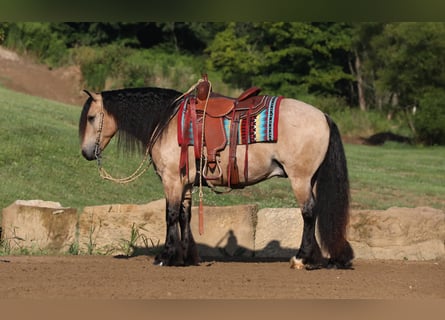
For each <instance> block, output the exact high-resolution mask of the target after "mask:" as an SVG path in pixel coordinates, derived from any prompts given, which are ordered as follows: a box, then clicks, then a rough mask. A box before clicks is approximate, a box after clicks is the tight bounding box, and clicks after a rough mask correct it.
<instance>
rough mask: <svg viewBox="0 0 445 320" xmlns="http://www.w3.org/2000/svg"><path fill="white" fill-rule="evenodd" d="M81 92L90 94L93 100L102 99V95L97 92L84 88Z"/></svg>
mask: <svg viewBox="0 0 445 320" xmlns="http://www.w3.org/2000/svg"><path fill="white" fill-rule="evenodd" d="M83 92H85V93H86V94H87V95H88V96H90V97H91V99H93V100H94V101H97V100H100V99H102V96H101V95H100V94H99V93H95V92H89V91H88V90H86V89H83Z"/></svg>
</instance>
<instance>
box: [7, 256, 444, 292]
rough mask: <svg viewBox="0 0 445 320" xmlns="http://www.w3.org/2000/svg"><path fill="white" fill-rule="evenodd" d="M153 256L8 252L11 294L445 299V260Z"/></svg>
mask: <svg viewBox="0 0 445 320" xmlns="http://www.w3.org/2000/svg"><path fill="white" fill-rule="evenodd" d="M152 261H153V258H152V257H148V256H138V257H134V258H129V259H123V258H116V257H112V256H11V257H8V256H6V257H0V270H1V272H0V283H1V286H0V297H2V298H3V299H416V300H417V299H444V298H445V261H428V262H427V261H425V262H412V261H389V260H380V261H375V260H373V261H369V260H356V261H355V269H354V270H315V271H306V270H294V269H290V268H289V264H288V263H287V262H261V263H260V262H215V261H208V262H203V263H202V264H201V265H200V266H195V267H158V266H154V265H153V264H152Z"/></svg>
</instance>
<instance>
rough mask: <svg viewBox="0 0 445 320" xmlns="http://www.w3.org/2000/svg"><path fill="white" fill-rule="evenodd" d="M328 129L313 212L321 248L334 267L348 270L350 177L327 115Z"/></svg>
mask: <svg viewBox="0 0 445 320" xmlns="http://www.w3.org/2000/svg"><path fill="white" fill-rule="evenodd" d="M326 119H327V121H328V124H329V128H330V137H329V146H328V151H327V153H326V156H325V159H324V160H323V162H322V164H321V166H320V168H319V170H318V174H317V187H316V202H315V208H314V210H315V212H316V214H317V216H318V231H319V234H320V241H321V246H322V247H323V248H324V249H325V250H327V252H328V253H329V255H330V260H331V262H332V263H333V264H335V265H336V266H337V267H342V268H349V267H350V266H351V260H352V259H353V258H354V253H353V251H352V248H351V246H350V244H349V243H348V241H347V240H346V226H347V224H348V220H349V199H350V193H349V178H348V168H347V165H346V156H345V151H344V148H343V143H342V141H341V137H340V132H339V130H338V128H337V125H336V124H335V123H334V121H333V120H332V119H331V118H330V117H329V116H326Z"/></svg>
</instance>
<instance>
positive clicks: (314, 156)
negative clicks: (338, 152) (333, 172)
mask: <svg viewBox="0 0 445 320" xmlns="http://www.w3.org/2000/svg"><path fill="white" fill-rule="evenodd" d="M279 117H280V118H279V125H278V141H277V149H278V150H279V155H280V157H281V158H282V159H283V161H285V159H288V158H289V157H293V158H298V161H299V162H308V163H307V164H304V165H305V166H307V167H310V165H309V163H313V166H315V167H317V168H318V166H319V164H320V163H321V161H323V159H324V155H325V154H326V150H327V148H328V144H329V125H328V123H327V121H326V116H325V114H324V113H323V112H322V111H320V110H319V109H317V108H315V107H313V106H311V105H309V104H307V103H305V102H302V101H299V100H295V99H283V100H282V102H281V106H280V114H279ZM311 170H312V169H311Z"/></svg>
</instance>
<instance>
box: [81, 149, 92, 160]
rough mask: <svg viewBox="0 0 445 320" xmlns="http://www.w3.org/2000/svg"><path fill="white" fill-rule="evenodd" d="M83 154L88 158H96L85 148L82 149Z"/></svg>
mask: <svg viewBox="0 0 445 320" xmlns="http://www.w3.org/2000/svg"><path fill="white" fill-rule="evenodd" d="M82 156H83V157H84V158H85V159H87V160H90V161H91V160H94V159H95V158H94V156H93V155H92V154H90V153H89V152H87V151H86V150H85V149H82Z"/></svg>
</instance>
